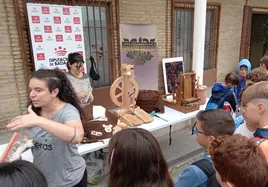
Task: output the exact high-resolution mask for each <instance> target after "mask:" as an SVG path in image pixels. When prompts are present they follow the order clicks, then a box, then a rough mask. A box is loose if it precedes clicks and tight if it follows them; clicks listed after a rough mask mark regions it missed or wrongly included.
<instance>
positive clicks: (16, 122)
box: [7, 105, 40, 131]
mask: <svg viewBox="0 0 268 187" xmlns="http://www.w3.org/2000/svg"><path fill="white" fill-rule="evenodd" d="M28 112H29V114H26V115H21V116H17V117H15V118H14V119H12V120H11V121H10V123H9V124H8V125H7V128H8V129H9V130H11V131H15V130H18V129H21V128H28V127H33V126H35V125H37V124H38V122H39V121H40V117H39V116H38V115H36V113H35V112H34V111H33V110H32V106H31V105H30V106H29V107H28Z"/></svg>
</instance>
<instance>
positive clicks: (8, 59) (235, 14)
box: [0, 0, 268, 129]
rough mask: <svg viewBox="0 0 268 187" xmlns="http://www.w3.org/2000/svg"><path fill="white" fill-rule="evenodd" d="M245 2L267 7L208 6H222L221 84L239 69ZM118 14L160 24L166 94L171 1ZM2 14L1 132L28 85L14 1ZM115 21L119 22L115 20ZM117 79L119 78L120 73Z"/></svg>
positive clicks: (123, 4)
mask: <svg viewBox="0 0 268 187" xmlns="http://www.w3.org/2000/svg"><path fill="white" fill-rule="evenodd" d="M113 1H114V0H113ZM181 1H183V0H181ZM20 2H21V1H20ZM185 2H193V0H192V1H191V0H185ZM246 2H247V3H248V4H247V5H249V6H255V7H264V8H268V1H267V0H248V1H245V0H235V1H234V0H208V3H217V4H220V5H221V14H220V33H219V48H218V59H217V79H218V81H221V80H222V79H223V78H224V76H225V75H226V74H227V73H229V72H230V71H235V70H236V66H237V64H238V61H239V52H240V40H241V28H242V18H243V8H244V5H245V3H246ZM20 4H21V3H20ZM20 6H21V5H20ZM20 11H21V12H20V13H21V14H22V15H23V16H22V20H21V22H25V20H24V19H23V17H24V15H25V12H23V9H22V8H20ZM112 12H113V14H115V7H113V9H112ZM119 12H120V15H119V16H120V23H130V24H157V26H158V36H157V38H158V48H159V52H158V55H159V58H158V59H159V61H158V63H159V78H158V84H159V90H160V91H163V90H164V84H163V75H162V65H161V60H162V58H166V57H170V56H171V21H172V20H171V13H172V10H171V0H146V1H144V0H135V1H134V0H120V1H119ZM0 15H1V17H0V129H3V127H4V126H5V125H6V124H7V120H8V119H10V118H12V117H13V116H16V115H19V114H21V113H22V111H25V109H26V99H27V95H26V88H27V86H26V79H25V74H26V73H25V71H24V63H25V62H24V61H23V60H22V56H21V51H20V50H21V49H20V47H19V46H20V45H19V35H18V30H17V25H16V16H15V11H14V5H13V0H2V2H1V4H0ZM114 21H115V22H116V19H115V17H114ZM23 26H25V24H23ZM24 32H25V28H24ZM114 38H115V39H117V33H116V32H114ZM24 40H25V41H24V42H26V43H27V42H28V40H27V38H24ZM25 46H26V45H25ZM26 47H27V46H26ZM115 48H116V49H115V54H114V55H115V57H118V56H119V53H118V46H117V45H116V46H115ZM26 55H29V53H28V54H26ZM116 62H119V61H118V58H116ZM118 65H119V64H118V63H117V65H116V69H117V70H118V69H119V68H118ZM116 76H119V72H118V71H117V72H116Z"/></svg>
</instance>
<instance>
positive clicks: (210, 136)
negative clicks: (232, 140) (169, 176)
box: [175, 109, 235, 187]
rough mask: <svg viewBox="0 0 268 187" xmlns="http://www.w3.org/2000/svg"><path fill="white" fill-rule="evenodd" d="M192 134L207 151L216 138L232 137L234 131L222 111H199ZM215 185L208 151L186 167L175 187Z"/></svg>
mask: <svg viewBox="0 0 268 187" xmlns="http://www.w3.org/2000/svg"><path fill="white" fill-rule="evenodd" d="M196 118H197V122H196V124H195V125H194V126H193V129H192V134H196V138H197V142H198V143H199V145H200V146H202V147H204V148H206V149H208V148H209V146H210V144H211V142H212V141H213V140H214V139H215V138H216V137H218V136H222V135H232V134H233V133H234V130H235V125H234V120H233V118H232V116H231V115H230V114H229V113H228V112H226V111H225V110H223V109H217V110H205V111H200V112H199V113H198V114H197V116H196ZM214 183H217V180H216V178H215V170H214V168H213V165H212V160H211V157H210V152H209V150H208V151H207V152H206V153H204V155H203V156H202V158H201V159H200V160H198V161H197V162H194V163H193V164H192V165H190V166H188V167H186V168H185V169H184V170H183V171H182V173H181V174H180V175H179V176H178V179H177V181H176V184H175V187H188V186H189V187H206V186H207V185H208V186H213V187H216V185H214Z"/></svg>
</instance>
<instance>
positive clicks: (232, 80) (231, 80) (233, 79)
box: [225, 72, 240, 87]
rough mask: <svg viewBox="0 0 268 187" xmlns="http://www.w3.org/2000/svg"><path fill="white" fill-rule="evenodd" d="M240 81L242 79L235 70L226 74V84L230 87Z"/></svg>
mask: <svg viewBox="0 0 268 187" xmlns="http://www.w3.org/2000/svg"><path fill="white" fill-rule="evenodd" d="M239 81H240V79H239V76H238V75H237V73H235V72H232V73H228V74H227V75H226V76H225V84H226V86H228V87H233V86H235V85H238V84H239Z"/></svg>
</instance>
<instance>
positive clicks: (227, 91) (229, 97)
mask: <svg viewBox="0 0 268 187" xmlns="http://www.w3.org/2000/svg"><path fill="white" fill-rule="evenodd" d="M222 97H224V100H223V102H222V99H221V98H222ZM225 101H227V102H228V103H229V104H230V105H231V107H232V108H233V111H234V112H235V111H236V99H235V96H234V93H233V91H232V90H231V88H229V87H227V86H224V85H223V84H222V83H216V84H215V85H214V86H213V88H212V95H211V97H210V99H209V101H208V103H210V102H213V103H216V104H217V105H218V108H223V105H224V102H225ZM206 110H207V108H206Z"/></svg>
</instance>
